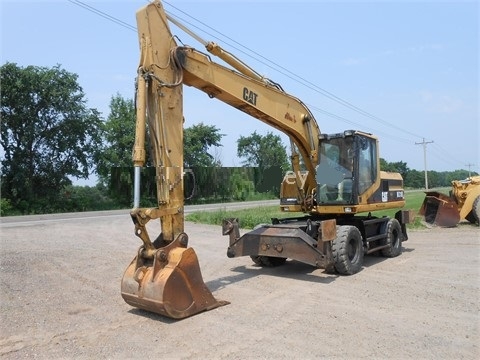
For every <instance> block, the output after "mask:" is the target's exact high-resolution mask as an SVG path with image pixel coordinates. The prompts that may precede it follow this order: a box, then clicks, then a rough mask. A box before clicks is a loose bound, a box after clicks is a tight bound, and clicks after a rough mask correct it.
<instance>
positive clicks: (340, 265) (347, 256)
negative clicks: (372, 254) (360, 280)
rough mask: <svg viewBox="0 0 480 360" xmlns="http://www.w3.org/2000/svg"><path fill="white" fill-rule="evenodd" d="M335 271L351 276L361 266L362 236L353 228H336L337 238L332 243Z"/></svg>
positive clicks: (362, 254) (362, 253) (362, 252)
mask: <svg viewBox="0 0 480 360" xmlns="http://www.w3.org/2000/svg"><path fill="white" fill-rule="evenodd" d="M332 253H333V260H334V262H335V270H337V272H338V273H340V274H342V275H353V274H356V273H357V272H359V271H360V270H361V268H362V266H363V256H364V250H363V241H362V234H360V231H359V230H358V229H357V228H356V227H355V226H350V225H348V226H339V227H337V238H336V239H335V240H333V241H332Z"/></svg>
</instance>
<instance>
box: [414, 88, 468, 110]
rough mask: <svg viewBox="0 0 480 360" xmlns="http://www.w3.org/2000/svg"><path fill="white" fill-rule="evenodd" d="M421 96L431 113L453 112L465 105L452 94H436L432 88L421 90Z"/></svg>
mask: <svg viewBox="0 0 480 360" xmlns="http://www.w3.org/2000/svg"><path fill="white" fill-rule="evenodd" d="M419 97H420V100H421V102H422V103H423V104H424V105H425V109H426V110H427V112H430V113H436V114H451V113H454V112H456V111H457V110H459V109H461V108H462V107H463V106H464V102H463V100H461V99H458V98H455V97H452V96H450V95H444V94H436V93H434V92H432V91H430V90H421V91H420V92H419Z"/></svg>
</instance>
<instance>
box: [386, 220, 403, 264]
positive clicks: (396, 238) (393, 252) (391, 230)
mask: <svg viewBox="0 0 480 360" xmlns="http://www.w3.org/2000/svg"><path fill="white" fill-rule="evenodd" d="M386 232H387V240H386V244H387V245H389V247H387V248H385V249H382V255H383V256H386V257H395V256H398V255H400V254H401V253H402V239H403V234H402V226H401V225H400V223H399V222H398V220H397V219H390V220H389V221H388V223H387V229H386Z"/></svg>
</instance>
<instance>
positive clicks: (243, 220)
mask: <svg viewBox="0 0 480 360" xmlns="http://www.w3.org/2000/svg"><path fill="white" fill-rule="evenodd" d="M424 198H425V193H424V192H423V191H420V190H415V191H409V192H406V193H405V201H406V205H405V208H404V210H413V211H414V212H415V214H417V213H418V210H419V209H420V207H421V206H422V203H423V199H424ZM396 212H397V210H396V209H393V210H382V211H375V212H373V213H372V215H375V216H378V217H381V216H389V217H393V216H394V215H395V213H396ZM291 216H293V214H289V213H285V212H282V211H280V210H279V206H263V207H256V208H250V209H242V210H233V211H227V210H225V209H222V210H216V211H198V212H194V213H191V214H189V215H187V216H186V220H187V221H192V222H195V223H201V224H211V225H221V224H222V220H223V219H225V218H238V219H239V221H240V226H241V227H242V228H244V229H253V227H254V226H256V225H258V224H262V223H267V224H270V223H271V218H275V217H278V218H282V217H291ZM298 216H302V214H301V213H298ZM407 227H408V228H409V229H420V228H424V225H423V224H422V219H421V217H420V216H418V215H416V216H415V219H414V222H413V223H411V224H408V225H407Z"/></svg>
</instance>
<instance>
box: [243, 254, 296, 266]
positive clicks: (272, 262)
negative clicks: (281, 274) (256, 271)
mask: <svg viewBox="0 0 480 360" xmlns="http://www.w3.org/2000/svg"><path fill="white" fill-rule="evenodd" d="M250 258H251V259H252V261H253V262H254V263H255V264H256V265H259V266H265V267H276V266H281V265H283V264H285V261H287V259H286V258H279V257H274V256H259V255H252V256H250Z"/></svg>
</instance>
